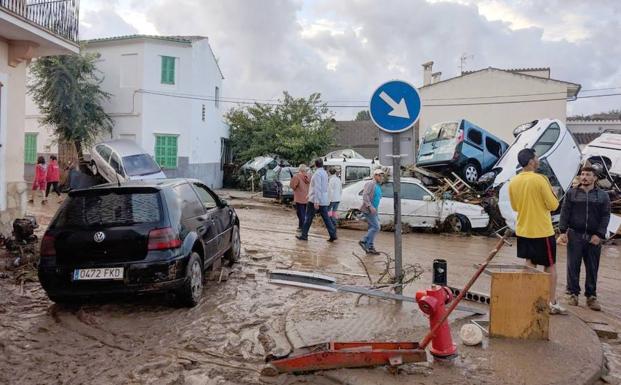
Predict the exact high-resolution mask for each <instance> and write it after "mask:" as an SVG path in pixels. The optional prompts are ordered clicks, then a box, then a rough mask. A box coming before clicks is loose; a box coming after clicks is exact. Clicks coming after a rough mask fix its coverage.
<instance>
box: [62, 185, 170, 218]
mask: <svg viewBox="0 0 621 385" xmlns="http://www.w3.org/2000/svg"><path fill="white" fill-rule="evenodd" d="M157 222H160V199H159V195H158V194H157V193H155V192H152V193H132V192H111V191H109V190H103V191H102V192H101V193H98V192H95V193H92V194H91V193H88V194H84V195H82V194H80V195H77V196H71V197H70V198H69V200H68V202H67V203H66V204H65V206H63V208H62V209H61V210H60V211H59V213H58V217H57V218H56V220H55V222H54V224H53V226H54V227H89V226H121V225H133V224H139V223H157Z"/></svg>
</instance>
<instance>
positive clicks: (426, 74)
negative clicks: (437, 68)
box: [423, 61, 433, 87]
mask: <svg viewBox="0 0 621 385" xmlns="http://www.w3.org/2000/svg"><path fill="white" fill-rule="evenodd" d="M432 67H433V62H432V61H428V62H427V63H423V87H424V86H428V85H430V84H431V72H432Z"/></svg>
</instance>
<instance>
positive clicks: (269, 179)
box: [262, 170, 279, 198]
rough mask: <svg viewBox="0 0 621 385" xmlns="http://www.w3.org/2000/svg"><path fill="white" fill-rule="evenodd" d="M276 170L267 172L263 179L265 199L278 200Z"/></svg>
mask: <svg viewBox="0 0 621 385" xmlns="http://www.w3.org/2000/svg"><path fill="white" fill-rule="evenodd" d="M277 171H278V170H268V171H267V172H266V173H265V177H264V179H263V186H262V188H263V196H264V197H265V198H278V194H279V191H278V173H277Z"/></svg>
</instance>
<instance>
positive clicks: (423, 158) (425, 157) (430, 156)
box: [418, 154, 433, 160]
mask: <svg viewBox="0 0 621 385" xmlns="http://www.w3.org/2000/svg"><path fill="white" fill-rule="evenodd" d="M431 158H433V154H432V155H422V156H421V157H419V158H418V160H429V159H431Z"/></svg>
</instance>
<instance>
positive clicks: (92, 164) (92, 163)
mask: <svg viewBox="0 0 621 385" xmlns="http://www.w3.org/2000/svg"><path fill="white" fill-rule="evenodd" d="M91 172H92V173H93V175H97V173H98V172H99V171H98V170H97V165H96V164H95V161H92V160H91Z"/></svg>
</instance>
